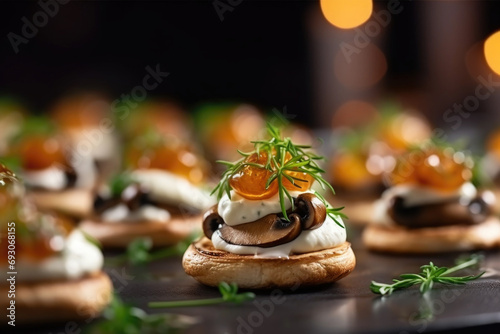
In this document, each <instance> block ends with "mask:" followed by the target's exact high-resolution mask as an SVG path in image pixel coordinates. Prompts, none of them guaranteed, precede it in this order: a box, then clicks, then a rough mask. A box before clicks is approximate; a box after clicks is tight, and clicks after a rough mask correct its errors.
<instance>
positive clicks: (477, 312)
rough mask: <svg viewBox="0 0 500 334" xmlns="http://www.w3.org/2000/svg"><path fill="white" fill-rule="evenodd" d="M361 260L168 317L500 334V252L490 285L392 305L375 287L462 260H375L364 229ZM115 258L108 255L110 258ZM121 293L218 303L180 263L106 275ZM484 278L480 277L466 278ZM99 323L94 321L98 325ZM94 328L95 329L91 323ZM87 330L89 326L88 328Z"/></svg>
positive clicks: (212, 327) (293, 329) (278, 329)
mask: <svg viewBox="0 0 500 334" xmlns="http://www.w3.org/2000/svg"><path fill="white" fill-rule="evenodd" d="M348 232H349V240H350V241H351V242H352V244H353V249H354V252H355V254H356V257H357V265H356V268H355V270H354V271H353V272H352V273H351V274H350V275H349V276H347V277H346V278H344V279H342V280H340V281H338V282H336V283H334V284H330V285H326V286H321V287H317V288H313V289H300V288H299V289H297V290H295V291H290V290H284V291H279V290H269V291H255V292H256V294H257V298H256V299H255V301H252V302H247V303H245V304H242V305H232V304H224V305H216V306H206V307H194V308H177V309H169V310H168V312H172V313H177V314H184V315H189V316H193V317H195V319H196V320H197V322H196V323H195V324H194V325H192V326H190V327H188V328H187V329H186V331H185V332H186V333H190V334H197V333H222V334H226V333H227V334H232V333H237V334H240V333H245V334H251V333H255V334H258V333H282V332H285V331H286V333H287V334H294V333H308V334H314V333H344V332H349V333H401V334H403V333H429V332H443V333H446V332H481V333H500V252H499V251H488V252H483V253H484V255H485V261H484V263H483V269H484V270H486V274H485V275H484V277H483V278H481V279H479V280H477V281H472V282H469V283H467V285H466V286H443V285H436V286H435V288H434V289H433V290H432V291H431V292H430V293H429V294H427V295H425V296H422V295H421V294H420V293H419V291H418V288H410V289H407V290H403V291H399V292H396V293H394V294H393V295H391V296H389V297H379V296H376V295H374V294H373V293H371V292H370V289H369V285H370V282H371V281H372V280H376V281H379V282H386V283H388V282H390V280H391V279H392V278H395V277H397V276H398V275H399V274H402V273H410V272H418V271H419V267H420V266H421V265H423V264H427V263H429V261H433V262H434V263H435V264H436V265H439V266H452V265H453V264H454V260H455V259H456V258H457V256H459V255H461V254H445V255H425V256H394V255H392V256H390V255H384V254H375V253H370V252H367V251H366V250H365V248H364V247H363V245H362V244H361V243H360V233H361V228H359V227H355V226H351V227H350V228H349V231H348ZM107 255H109V254H107ZM106 271H107V272H108V274H109V275H110V277H111V278H112V280H113V284H114V286H115V290H116V291H117V292H118V293H119V295H120V296H121V297H122V299H123V300H124V301H126V302H129V303H132V304H133V305H135V306H137V307H140V308H142V309H144V310H145V311H147V312H148V313H161V312H166V311H165V310H157V309H155V310H152V309H148V307H147V303H148V302H150V301H160V300H186V299H199V298H212V297H218V296H219V292H218V291H217V289H214V288H209V287H205V286H203V285H201V284H199V283H197V282H196V281H195V280H194V279H192V278H191V277H189V276H187V275H186V274H185V273H184V271H183V269H182V266H181V259H180V258H169V259H164V260H160V261H157V262H155V263H151V264H149V265H147V266H146V267H142V268H141V267H128V266H125V267H107V268H106ZM469 273H477V270H476V271H470V272H465V273H464V274H469ZM92 321H94V320H92ZM92 321H91V322H92ZM86 325H87V324H86V323H82V324H81V327H79V328H85V326H86ZM24 332H26V333H28V332H33V333H35V332H36V333H53V334H56V333H57V334H59V333H64V332H65V328H64V324H61V325H53V326H49V327H43V328H40V327H37V328H30V329H25V330H24V331H23V333H24Z"/></svg>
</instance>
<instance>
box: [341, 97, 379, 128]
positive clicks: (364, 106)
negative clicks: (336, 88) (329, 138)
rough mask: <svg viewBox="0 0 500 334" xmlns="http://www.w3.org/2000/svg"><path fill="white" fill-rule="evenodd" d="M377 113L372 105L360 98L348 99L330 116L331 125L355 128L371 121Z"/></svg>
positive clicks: (375, 117)
mask: <svg viewBox="0 0 500 334" xmlns="http://www.w3.org/2000/svg"><path fill="white" fill-rule="evenodd" d="M378 116H379V113H378V111H377V108H375V106H374V105H372V104H370V103H368V102H365V101H360V100H349V101H347V102H345V103H344V104H342V105H341V106H340V107H339V108H338V109H337V111H336V112H335V114H334V115H333V118H332V127H333V128H340V127H348V128H357V127H360V126H364V125H367V124H369V123H370V122H373V121H375V120H376V119H377V117H378Z"/></svg>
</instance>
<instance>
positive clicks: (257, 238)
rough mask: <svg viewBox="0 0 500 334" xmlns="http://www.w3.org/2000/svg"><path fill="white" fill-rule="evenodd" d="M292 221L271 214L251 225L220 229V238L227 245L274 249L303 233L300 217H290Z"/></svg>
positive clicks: (294, 215)
mask: <svg viewBox="0 0 500 334" xmlns="http://www.w3.org/2000/svg"><path fill="white" fill-rule="evenodd" d="M289 218H290V221H286V220H284V219H282V218H280V217H279V216H278V215H276V214H270V215H267V216H264V217H262V218H260V219H259V220H256V221H254V222H251V223H246V224H241V225H236V226H229V225H226V224H223V225H222V227H221V228H219V233H220V237H221V238H222V240H224V241H225V242H227V243H230V244H234V245H242V246H257V247H263V248H267V247H274V246H278V245H281V244H284V243H287V242H290V241H292V240H294V239H295V238H297V237H298V236H299V235H300V232H301V231H302V226H301V225H302V224H301V221H300V217H299V216H298V215H297V214H291V215H289Z"/></svg>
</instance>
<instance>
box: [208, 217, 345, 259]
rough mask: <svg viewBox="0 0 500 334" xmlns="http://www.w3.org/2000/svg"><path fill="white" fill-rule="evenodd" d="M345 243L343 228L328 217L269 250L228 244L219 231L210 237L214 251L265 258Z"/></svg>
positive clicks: (285, 255)
mask: <svg viewBox="0 0 500 334" xmlns="http://www.w3.org/2000/svg"><path fill="white" fill-rule="evenodd" d="M337 219H338V220H339V222H340V223H342V224H343V222H342V219H341V218H340V217H337ZM345 241H346V231H345V228H342V227H340V226H338V225H337V224H336V223H335V222H334V221H333V219H331V218H330V217H329V216H327V218H326V220H325V222H324V223H323V225H321V226H320V227H319V228H317V229H315V230H304V231H302V232H301V233H300V235H299V236H298V237H297V238H296V239H294V240H292V241H290V242H287V243H285V244H282V245H279V246H275V247H269V248H262V247H255V246H240V245H233V244H228V243H227V242H225V241H224V240H222V238H221V237H220V232H219V231H216V232H215V233H214V234H213V235H212V243H213V244H214V247H215V248H216V249H221V250H225V251H226V252H229V253H233V254H241V255H242V254H253V255H257V256H259V257H266V258H276V257H288V256H289V255H290V254H301V253H309V252H314V251H319V250H322V249H327V248H332V247H335V246H339V245H341V244H342V243H344V242H345Z"/></svg>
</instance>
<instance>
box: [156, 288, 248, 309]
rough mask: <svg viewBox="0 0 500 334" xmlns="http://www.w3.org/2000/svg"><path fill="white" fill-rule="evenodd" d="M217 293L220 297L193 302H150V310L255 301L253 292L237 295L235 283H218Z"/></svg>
mask: <svg viewBox="0 0 500 334" xmlns="http://www.w3.org/2000/svg"><path fill="white" fill-rule="evenodd" d="M219 292H220V294H221V297H218V298H209V299H195V300H179V301H166V302H150V303H149V304H148V307H150V308H172V307H193V306H208V305H216V304H223V303H233V304H241V303H243V302H246V301H249V300H253V299H255V294H254V293H253V292H243V293H238V285H237V284H236V283H231V284H228V283H226V282H221V283H219Z"/></svg>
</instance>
